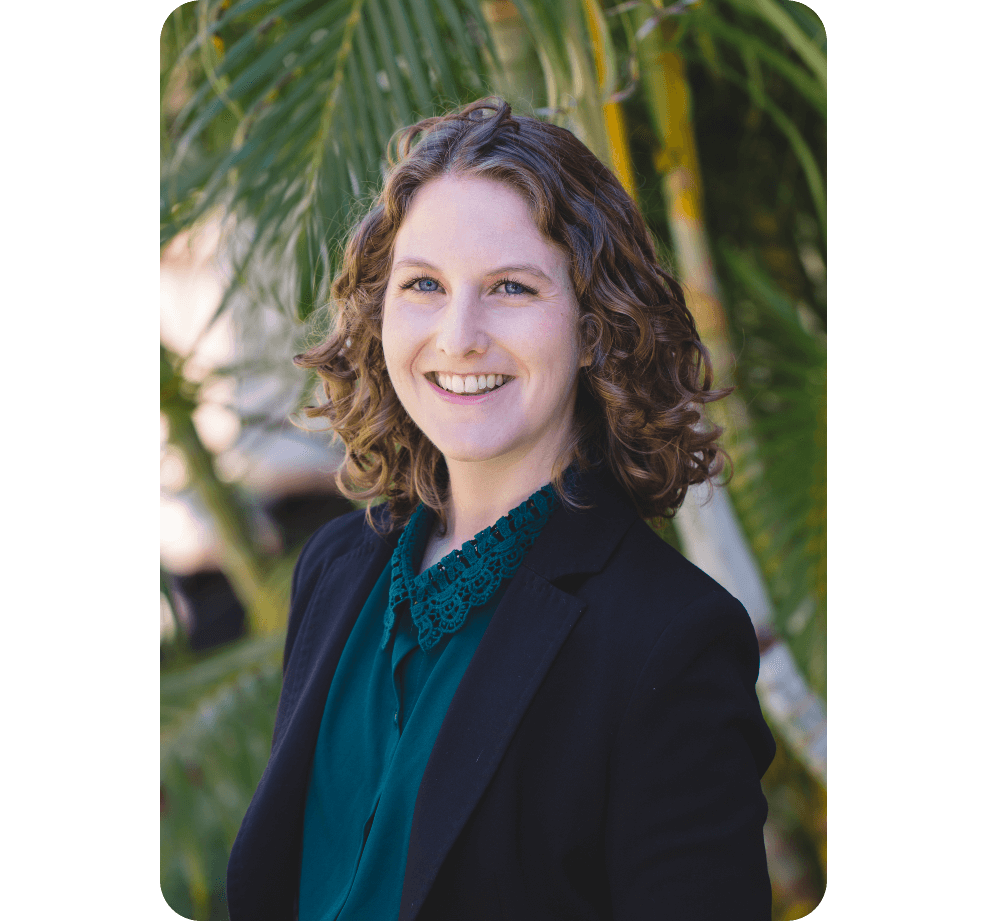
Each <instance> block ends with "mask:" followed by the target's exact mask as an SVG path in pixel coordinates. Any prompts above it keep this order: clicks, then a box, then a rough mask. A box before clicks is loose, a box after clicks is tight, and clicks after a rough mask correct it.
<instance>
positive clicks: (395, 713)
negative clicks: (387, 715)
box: [393, 710, 400, 726]
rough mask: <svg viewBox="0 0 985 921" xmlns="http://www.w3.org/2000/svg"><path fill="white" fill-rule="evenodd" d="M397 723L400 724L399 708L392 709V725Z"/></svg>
mask: <svg viewBox="0 0 985 921" xmlns="http://www.w3.org/2000/svg"><path fill="white" fill-rule="evenodd" d="M399 724H400V711H399V710H394V711H393V725H394V726H398V725H399Z"/></svg>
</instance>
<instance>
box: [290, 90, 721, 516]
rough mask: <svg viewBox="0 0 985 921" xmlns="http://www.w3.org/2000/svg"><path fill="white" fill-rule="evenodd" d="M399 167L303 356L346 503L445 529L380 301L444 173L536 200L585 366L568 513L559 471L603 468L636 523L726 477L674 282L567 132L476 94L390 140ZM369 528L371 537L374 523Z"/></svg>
mask: <svg viewBox="0 0 985 921" xmlns="http://www.w3.org/2000/svg"><path fill="white" fill-rule="evenodd" d="M394 141H395V145H396V149H397V157H396V158H394V157H393V156H392V154H391V157H390V166H391V169H390V171H389V173H388V175H387V177H386V180H385V183H384V186H383V189H382V191H381V192H380V193H379V195H378V196H377V198H376V199H375V201H374V202H373V204H372V206H371V208H370V209H369V212H368V213H367V214H366V215H365V216H364V217H363V218H362V220H361V221H359V222H358V223H357V224H356V225H355V227H354V228H353V230H352V232H351V234H350V236H349V239H348V242H347V245H346V248H345V253H344V257H343V262H342V266H341V269H340V270H339V272H338V274H337V275H336V277H335V278H334V280H333V282H332V301H333V306H334V308H335V311H336V312H335V318H334V324H333V328H332V330H331V332H330V334H329V335H328V338H327V339H326V340H325V341H324V342H322V343H321V344H319V345H317V346H315V347H314V348H311V349H309V350H308V351H306V352H304V353H303V354H301V355H298V356H297V357H296V358H295V359H294V361H295V364H296V365H298V366H299V367H301V368H313V369H315V371H317V373H318V375H319V376H320V377H321V379H322V381H323V384H324V393H325V400H324V402H323V403H321V404H320V405H318V406H309V407H307V408H306V409H305V413H306V414H307V415H308V417H309V418H310V417H321V418H324V419H327V420H328V422H329V424H330V426H331V428H332V429H334V431H335V432H336V433H337V434H338V435H339V437H340V438H341V440H342V442H343V444H344V445H345V460H344V463H343V464H342V466H341V467H340V469H339V472H338V475H337V482H338V485H339V488H340V490H341V491H342V493H343V494H344V495H345V496H347V497H348V498H350V499H359V500H374V499H378V498H384V499H386V500H387V502H388V504H389V516H387V519H386V520H387V521H388V523H387V524H385V525H383V526H384V527H392V526H399V525H401V524H403V523H405V522H406V520H407V519H408V518H409V516H410V514H411V513H412V512H413V510H414V508H416V506H417V504H418V503H419V502H423V503H425V504H426V505H428V506H430V507H431V508H433V509H434V510H435V511H436V513H437V514H438V517H439V519H440V521H441V523H442V525H444V523H445V521H446V503H447V501H448V496H447V484H448V474H447V469H446V467H445V463H444V459H443V457H442V456H441V454H440V452H439V451H438V449H437V448H436V447H435V446H434V444H433V443H432V442H431V441H430V440H429V439H428V438H427V437H426V436H425V435H424V433H423V432H422V431H421V430H420V429H419V428H418V427H417V426H416V425H415V423H414V422H413V421H412V420H411V418H410V416H409V415H408V414H407V412H406V411H405V410H404V408H403V406H402V405H401V403H400V401H399V400H398V399H397V395H396V393H395V391H394V389H393V385H392V384H391V382H390V379H389V377H388V375H387V370H386V365H385V363H384V357H383V346H382V323H383V296H384V292H385V290H386V286H387V282H388V280H389V277H390V261H391V254H392V251H393V244H394V238H395V237H396V234H397V231H398V229H399V228H400V224H401V222H402V220H403V218H404V215H406V214H407V211H408V208H409V207H410V204H411V201H412V199H413V197H414V195H415V194H416V193H417V192H418V191H419V190H420V189H421V187H422V186H424V185H425V184H426V183H427V182H429V181H431V180H432V179H436V178H438V177H440V176H445V175H449V174H453V175H461V176H469V177H482V178H486V179H492V180H495V181H498V182H502V183H505V184H506V185H509V186H510V187H511V188H513V189H515V190H516V191H518V192H519V193H520V194H521V195H523V196H524V198H525V199H526V200H527V202H528V203H529V205H530V209H531V213H532V215H533V218H534V220H535V222H536V224H537V226H538V227H539V229H540V231H541V233H543V234H544V236H545V237H546V238H547V239H549V240H552V241H553V242H554V243H555V244H557V245H558V246H560V247H561V248H562V249H563V250H564V252H566V253H567V254H568V257H569V260H570V272H571V278H572V281H573V283H574V290H575V293H576V295H577V299H578V304H579V308H580V311H581V334H582V337H583V345H584V347H585V348H586V349H587V351H588V354H589V355H590V357H591V364H590V365H589V366H587V367H584V368H582V369H581V371H580V378H579V382H578V394H577V398H576V405H575V424H574V426H573V431H572V436H571V441H570V442H569V444H568V446H567V450H566V451H565V452H564V453H563V454H562V456H561V457H560V458H559V459H558V462H557V464H556V465H555V468H554V471H553V477H552V479H553V483H554V486H555V488H556V489H557V491H558V493H559V494H560V496H561V498H562V500H563V501H565V502H567V503H568V504H570V505H574V506H577V505H578V501H577V498H576V497H574V496H573V495H572V494H571V491H570V489H569V487H568V485H566V483H565V478H564V476H563V474H564V471H565V469H566V468H567V467H568V466H569V465H571V464H575V465H576V466H577V467H578V468H579V469H584V468H586V467H590V466H597V465H601V466H605V467H607V468H608V469H609V470H610V471H611V472H612V474H613V475H614V476H615V478H616V479H617V481H618V482H619V483H620V484H621V485H622V487H623V488H624V489H625V491H626V492H627V493H628V494H629V496H630V498H631V499H632V501H633V502H634V504H635V505H636V508H637V510H638V511H639V513H640V514H641V515H642V516H643V517H645V518H665V519H667V518H672V517H673V515H674V513H675V512H676V510H677V509H678V508H679V507H680V505H681V503H682V502H683V501H684V496H685V494H686V492H687V489H688V487H689V486H692V485H695V484H698V483H703V482H705V481H706V480H710V479H712V478H713V477H715V476H716V475H717V474H718V473H720V472H721V470H722V467H723V464H724V460H725V455H724V453H723V452H722V450H721V448H720V447H719V446H718V444H717V440H718V437H719V436H720V434H721V429H720V428H716V427H712V426H709V425H707V423H704V422H703V421H702V416H701V413H700V409H699V407H700V404H703V403H708V402H710V401H712V400H716V399H718V398H720V397H722V396H724V395H725V394H726V393H727V392H728V391H727V390H712V389H711V367H710V363H709V355H708V351H707V349H706V348H705V346H704V345H702V343H701V341H700V340H699V338H698V333H697V330H696V328H695V324H694V318H693V317H692V316H691V313H690V311H689V310H688V308H687V306H686V305H685V303H684V294H683V292H682V290H681V287H680V285H679V284H678V283H677V282H676V281H675V280H674V279H673V278H672V277H671V276H670V275H669V274H668V273H667V272H666V271H664V270H663V269H662V268H661V267H660V265H659V264H658V262H657V256H656V252H655V250H654V246H653V242H652V240H651V238H650V235H649V233H648V231H647V227H646V224H645V222H644V220H643V217H642V215H641V214H640V211H639V209H638V208H637V207H636V205H635V203H634V202H633V201H632V199H631V198H630V197H629V195H627V194H626V192H625V190H624V189H623V187H622V185H621V184H620V183H619V181H618V179H616V177H615V176H614V175H613V174H612V173H611V172H610V171H609V170H608V169H607V168H606V167H605V166H604V165H603V164H602V163H601V162H600V161H599V160H598V159H597V158H596V157H595V156H594V154H592V152H591V151H590V150H589V149H588V148H587V147H586V146H585V145H584V144H582V143H581V141H579V140H578V139H577V138H576V137H575V136H574V135H573V134H572V133H571V132H570V131H567V130H565V129H564V128H559V127H557V126H555V125H552V124H549V123H546V122H542V121H539V120H538V119H535V118H529V117H525V116H516V115H513V114H512V113H511V110H510V106H509V105H508V104H507V103H505V102H504V101H503V100H501V99H498V98H490V99H484V100H481V101H479V102H474V103H472V104H471V105H467V106H465V107H464V108H462V109H460V110H458V111H454V112H451V113H449V114H447V115H444V116H441V117H438V118H427V119H424V120H423V121H420V122H418V123H417V124H415V125H412V126H410V127H409V128H405V129H403V130H402V131H400V132H398V133H397V135H395V136H394ZM367 517H368V518H369V520H370V522H371V523H373V524H374V527H378V526H379V525H377V524H375V523H374V519H373V518H371V517H369V509H368V508H367Z"/></svg>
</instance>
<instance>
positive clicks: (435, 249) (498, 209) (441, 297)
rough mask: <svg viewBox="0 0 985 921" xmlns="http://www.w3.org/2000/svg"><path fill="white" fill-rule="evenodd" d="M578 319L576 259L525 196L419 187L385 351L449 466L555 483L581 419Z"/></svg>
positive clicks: (458, 180)
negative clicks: (577, 413)
mask: <svg viewBox="0 0 985 921" xmlns="http://www.w3.org/2000/svg"><path fill="white" fill-rule="evenodd" d="M578 316H579V311H578V303H577V299H576V297H575V293H574V290H573V288H572V283H571V277H570V274H569V271H568V264H567V259H566V257H565V254H564V253H563V252H562V250H561V249H559V248H558V247H557V246H556V245H554V244H553V243H552V242H551V241H549V240H547V239H545V237H544V236H543V235H542V234H541V233H540V231H539V230H538V228H537V225H536V224H535V223H534V219H533V216H532V215H531V212H530V208H529V206H528V205H527V203H526V201H525V200H524V199H523V198H522V197H521V196H520V194H519V193H517V192H516V191H514V190H513V189H512V188H511V187H510V186H507V185H505V184H503V183H499V182H494V181H492V180H488V179H479V178H474V177H473V178H466V177H461V176H457V177H456V176H446V177H442V178H440V179H436V180H432V181H431V182H429V183H428V184H426V185H425V186H424V187H423V188H421V189H420V190H418V192H417V194H416V195H415V196H414V199H413V200H412V202H411V206H410V209H409V210H408V212H407V215H406V216H405V218H404V221H403V223H402V224H401V226H400V229H399V231H398V232H397V236H396V240H395V242H394V249H393V263H392V270H391V273H390V279H389V282H388V284H387V289H386V294H385V297H384V307H383V353H384V356H385V359H386V366H387V371H388V373H389V376H390V380H391V381H392V383H393V387H394V389H395V390H396V393H397V396H398V398H399V399H400V402H401V403H402V404H403V406H404V409H406V410H407V412H408V414H409V415H410V417H411V418H412V419H413V420H414V422H415V423H417V425H418V426H419V427H420V429H421V430H422V431H423V432H424V434H425V435H427V437H428V438H429V439H431V441H432V442H433V443H434V444H435V445H436V446H437V448H438V450H439V451H441V453H442V454H443V455H444V456H445V459H446V460H447V461H448V462H449V463H450V464H451V463H452V462H466V463H468V462H493V463H494V465H495V466H496V468H497V469H504V468H506V467H509V466H511V465H520V468H521V469H522V470H524V471H525V472H526V473H527V474H528V475H530V474H533V473H537V472H540V473H541V474H542V476H543V481H544V482H546V480H547V479H549V478H550V472H551V468H552V467H553V465H554V462H555V461H556V460H557V458H558V456H559V455H560V452H561V451H562V450H563V448H564V443H565V441H566V439H567V436H568V433H569V432H570V430H571V425H572V420H573V418H574V407H575V393H576V388H577V378H578V369H579V367H580V364H581V350H580V346H579V336H578Z"/></svg>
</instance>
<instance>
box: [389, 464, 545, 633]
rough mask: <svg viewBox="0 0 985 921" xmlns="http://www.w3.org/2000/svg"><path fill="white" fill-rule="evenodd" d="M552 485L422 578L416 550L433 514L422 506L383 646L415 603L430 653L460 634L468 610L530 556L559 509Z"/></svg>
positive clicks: (398, 553) (409, 532)
mask: <svg viewBox="0 0 985 921" xmlns="http://www.w3.org/2000/svg"><path fill="white" fill-rule="evenodd" d="M558 501H559V500H558V497H557V494H556V493H555V491H554V488H553V487H552V486H551V484H550V483H548V484H547V485H546V486H543V487H541V488H540V489H538V490H537V492H535V493H534V494H533V495H532V496H531V497H530V498H529V499H527V500H526V501H524V502H522V503H521V504H520V505H518V506H517V507H516V508H515V509H513V510H512V511H510V512H508V513H507V514H506V515H504V516H503V517H502V518H500V519H499V521H497V522H496V523H495V524H494V525H493V526H492V527H490V528H486V529H485V530H483V531H480V532H479V533H478V534H476V535H475V537H473V538H472V540H469V541H466V542H465V544H464V545H463V547H462V549H461V550H453V551H452V552H451V553H449V554H448V555H447V556H445V557H443V558H442V559H441V560H439V561H438V562H437V563H435V564H434V565H433V566H430V567H428V569H426V570H425V571H424V572H422V573H420V575H417V574H416V573H415V571H414V569H415V567H414V556H415V550H418V548H421V547H422V545H423V542H424V541H425V540H426V538H427V533H428V529H429V527H430V524H431V521H432V520H433V512H431V510H430V509H428V508H427V507H426V506H425V505H423V504H421V505H419V506H418V507H417V509H416V510H415V511H414V514H413V515H411V518H410V521H408V522H407V527H406V528H404V531H403V533H402V534H401V535H400V540H399V541H398V542H397V548H396V550H394V552H393V563H392V577H391V580H390V603H389V604H388V605H387V610H386V614H385V616H384V618H383V644H382V645H383V646H386V644H387V642H388V641H389V639H390V634H391V632H392V631H393V625H394V623H395V620H396V610H397V606H398V605H400V604H403V603H404V602H409V603H410V616H411V619H412V620H413V622H414V626H415V627H417V631H418V642H419V643H420V645H421V649H423V650H424V651H425V652H427V651H428V650H429V649H431V648H433V647H434V646H435V645H436V644H437V643H438V641H439V640H440V639H441V637H442V636H444V635H445V634H446V633H454V632H455V631H456V630H458V629H459V628H460V627H461V626H462V625H463V624H464V623H465V618H466V616H467V615H468V612H469V611H470V610H471V609H472V608H474V607H477V606H479V605H481V604H484V603H485V602H486V601H488V600H489V599H490V598H491V597H492V595H493V593H494V592H495V591H496V589H497V588H499V586H500V583H502V581H503V580H504V579H509V578H510V577H511V576H512V575H513V573H515V572H516V571H517V569H518V568H519V566H520V563H521V561H522V560H523V557H524V555H525V554H526V552H527V550H528V549H529V548H530V545H531V544H533V542H534V540H535V539H536V538H537V535H538V534H540V532H541V530H543V527H544V525H545V524H547V519H548V518H550V516H551V512H553V511H554V509H555V508H556V507H557V505H558Z"/></svg>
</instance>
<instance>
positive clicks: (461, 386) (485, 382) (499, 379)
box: [424, 371, 513, 394]
mask: <svg viewBox="0 0 985 921" xmlns="http://www.w3.org/2000/svg"><path fill="white" fill-rule="evenodd" d="M424 376H425V377H426V378H427V379H428V380H429V381H431V383H432V384H436V385H437V386H439V387H440V388H441V389H442V390H445V391H447V392H448V393H460V394H482V393H492V391H493V390H496V389H497V388H498V387H502V386H503V384H507V383H509V382H510V381H511V380H513V378H512V377H510V376H509V375H508V374H464V375H462V374H445V373H443V372H441V371H431V372H429V373H428V374H425V375H424Z"/></svg>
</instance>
